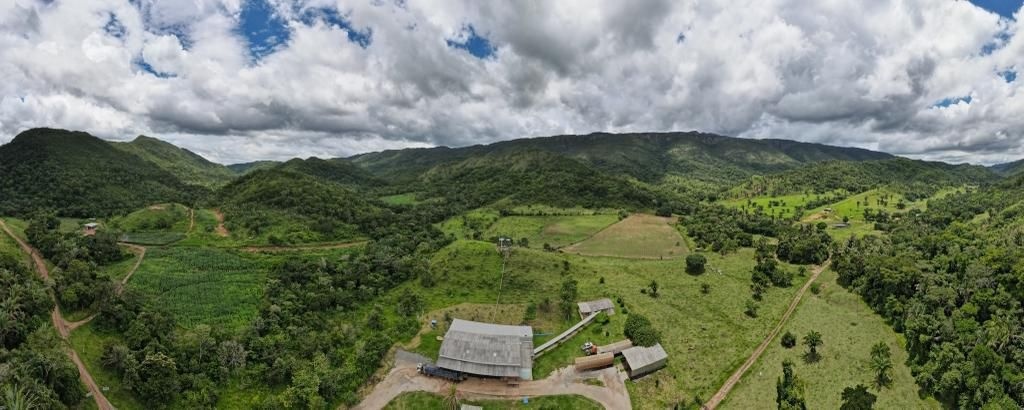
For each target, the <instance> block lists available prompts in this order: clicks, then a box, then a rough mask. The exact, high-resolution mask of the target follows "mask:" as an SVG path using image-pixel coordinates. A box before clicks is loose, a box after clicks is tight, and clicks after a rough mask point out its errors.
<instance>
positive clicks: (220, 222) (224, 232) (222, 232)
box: [213, 209, 231, 238]
mask: <svg viewBox="0 0 1024 410" xmlns="http://www.w3.org/2000/svg"><path fill="white" fill-rule="evenodd" d="M213 214H214V215H216V216H217V229H216V231H217V236H220V237H221V238H227V237H228V236H229V235H231V232H228V228H226V227H224V213H223V212H221V211H220V209H214V210H213Z"/></svg>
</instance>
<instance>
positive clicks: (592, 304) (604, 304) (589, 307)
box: [577, 298, 615, 317]
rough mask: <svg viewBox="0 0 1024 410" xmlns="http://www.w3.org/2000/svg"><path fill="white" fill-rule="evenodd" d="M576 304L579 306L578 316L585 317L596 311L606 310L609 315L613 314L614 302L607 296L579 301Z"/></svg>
mask: <svg viewBox="0 0 1024 410" xmlns="http://www.w3.org/2000/svg"><path fill="white" fill-rule="evenodd" d="M577 305H578V306H579V308H580V317H587V316H590V315H591V314H592V313H598V312H607V313H608V315H609V316H611V315H613V314H615V304H614V303H612V300H611V299H608V298H604V299H598V300H591V301H586V302H579V303H577Z"/></svg>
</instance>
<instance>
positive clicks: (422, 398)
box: [384, 392, 601, 410]
mask: <svg viewBox="0 0 1024 410" xmlns="http://www.w3.org/2000/svg"><path fill="white" fill-rule="evenodd" d="M459 403H461V404H469V405H476V406H480V407H483V408H484V409H485V410H506V409H531V408H538V409H574V410H590V409H593V410H599V409H601V406H600V405H599V404H597V403H595V402H593V401H591V400H590V399H587V398H585V397H581V396H543V397H531V398H530V402H529V403H528V404H524V403H523V402H522V400H459ZM384 408H385V409H386V410H443V409H449V408H451V406H450V405H449V404H448V403H446V401H445V399H444V397H441V396H439V395H436V394H431V393H426V392H414V393H403V394H402V395H400V396H398V397H397V398H395V400H393V401H392V402H391V403H388V405H387V406H385V407H384Z"/></svg>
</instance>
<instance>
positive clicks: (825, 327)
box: [721, 270, 941, 410]
mask: <svg viewBox="0 0 1024 410" xmlns="http://www.w3.org/2000/svg"><path fill="white" fill-rule="evenodd" d="M835 278H836V274H835V273H834V272H832V271H831V270H829V271H825V272H822V274H821V276H819V277H818V283H821V284H822V285H823V286H822V291H821V294H819V295H813V294H811V293H808V294H806V295H805V296H804V299H803V301H802V302H801V305H800V307H799V308H798V309H797V310H796V312H795V313H794V314H793V316H791V317H790V319H789V323H788V324H787V326H786V327H785V329H784V330H783V332H785V331H790V332H792V333H793V334H794V335H796V336H797V339H800V338H801V337H803V335H805V334H807V332H809V331H811V330H815V331H818V332H820V333H821V335H822V340H823V342H824V344H823V345H822V347H821V348H819V352H820V354H821V355H822V358H821V360H819V361H818V362H815V363H811V364H808V363H805V362H804V361H803V360H802V357H801V356H802V355H803V353H804V352H805V351H806V348H805V347H804V346H802V345H797V346H796V347H793V348H791V349H785V348H783V347H782V345H781V344H780V343H779V340H778V338H776V340H775V341H773V342H772V345H771V346H770V347H769V348H768V350H766V351H765V353H764V355H762V356H761V359H760V360H759V361H758V362H757V363H756V364H755V365H754V366H753V367H752V368H751V369H750V371H749V372H747V374H746V376H744V378H743V379H742V380H740V382H739V384H737V385H736V388H735V389H733V391H732V393H731V394H730V395H729V398H728V399H727V400H726V401H725V402H724V403H723V405H722V407H721V408H722V409H765V410H767V409H774V408H775V407H776V406H775V401H774V398H775V395H776V393H775V384H776V381H777V380H778V378H780V377H782V361H783V360H785V359H789V360H792V361H793V363H794V364H795V365H794V372H795V373H796V375H797V377H798V378H800V379H801V380H803V382H804V384H805V386H806V387H805V398H806V400H807V408H810V409H837V408H839V406H840V404H841V397H840V394H841V392H842V390H843V389H844V388H846V387H852V386H856V385H857V384H864V385H866V386H871V389H870V390H871V392H872V394H875V395H877V396H878V402H876V403H875V408H879V409H925V408H931V409H938V408H941V406H940V405H939V403H938V402H936V401H935V400H934V399H930V398H929V399H921V398H919V397H918V386H917V384H915V382H914V379H913V376H911V374H910V369H909V368H908V367H907V365H906V360H907V352H906V349H905V348H904V347H903V340H902V338H901V336H900V335H899V334H897V333H896V332H894V331H893V330H892V328H891V327H889V325H887V324H886V323H885V321H884V320H883V319H882V317H880V316H878V315H877V314H875V313H874V312H872V311H871V309H870V308H869V307H868V306H867V304H865V303H864V302H863V301H862V300H861V298H860V297H859V296H857V295H855V294H852V293H850V292H848V291H846V290H845V289H843V288H842V287H841V286H839V285H838V284H837V283H836V282H835ZM878 342H884V343H885V344H887V345H888V346H889V348H890V350H891V351H892V363H893V372H892V379H893V381H892V384H891V385H890V387H887V388H882V389H878V388H876V387H874V384H873V383H872V381H873V380H874V374H873V372H872V371H871V368H870V365H869V362H870V358H871V355H870V354H871V353H870V352H871V346H872V345H874V344H875V343H878Z"/></svg>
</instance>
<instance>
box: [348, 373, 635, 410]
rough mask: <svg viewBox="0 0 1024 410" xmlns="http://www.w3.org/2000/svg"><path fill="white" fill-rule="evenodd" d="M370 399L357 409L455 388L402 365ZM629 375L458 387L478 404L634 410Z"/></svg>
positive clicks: (553, 376)
mask: <svg viewBox="0 0 1024 410" xmlns="http://www.w3.org/2000/svg"><path fill="white" fill-rule="evenodd" d="M395 366H396V367H395V368H394V369H392V370H391V372H389V373H388V375H387V377H385V378H384V380H383V381H381V382H380V383H379V384H377V386H375V387H374V389H373V391H372V392H371V393H370V395H368V396H366V397H365V398H364V399H363V401H362V402H361V403H359V404H358V405H356V406H355V407H353V409H359V410H377V409H382V408H384V406H386V405H387V404H388V403H390V402H391V401H392V400H394V399H395V398H396V397H398V396H399V395H401V394H402V393H406V392H414V391H425V392H431V393H436V394H440V395H444V394H445V393H446V392H447V390H448V388H449V386H451V384H450V383H449V382H447V381H444V380H441V379H438V378H433V377H427V376H423V375H420V374H418V373H417V372H416V367H415V366H416V364H415V363H407V362H401V361H398V362H397V363H396V364H395ZM588 378H595V379H599V380H601V382H602V383H603V384H604V386H603V387H602V386H594V385H589V384H584V383H582V382H581V381H582V380H583V379H588ZM625 378H626V376H625V374H624V373H622V372H620V371H619V370H618V369H616V368H614V367H613V368H607V369H602V370H597V371H593V372H586V373H583V374H577V373H576V372H575V371H574V370H573V368H572V367H566V368H563V369H560V370H558V371H556V372H555V373H552V374H551V376H548V378H546V379H543V380H533V381H527V382H522V383H520V384H519V385H518V386H509V385H508V384H507V383H505V382H503V381H500V380H491V379H476V378H474V379H471V380H467V381H464V382H462V383H458V384H456V385H455V386H456V390H457V391H458V393H459V396H460V397H462V398H467V399H474V400H477V399H479V400H494V399H505V400H508V399H519V398H522V397H524V396H527V397H536V396H554V395H579V396H583V397H586V398H588V399H590V400H593V401H595V402H597V403H600V404H601V405H602V406H603V407H604V408H606V409H612V410H619V409H630V408H632V405H631V404H630V401H629V392H628V391H626V384H625Z"/></svg>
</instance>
